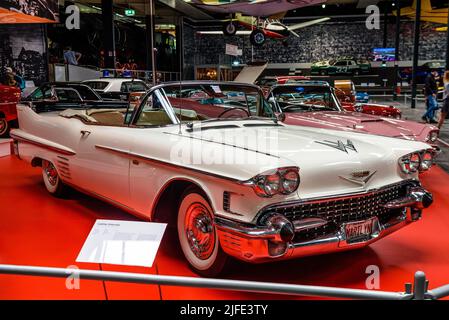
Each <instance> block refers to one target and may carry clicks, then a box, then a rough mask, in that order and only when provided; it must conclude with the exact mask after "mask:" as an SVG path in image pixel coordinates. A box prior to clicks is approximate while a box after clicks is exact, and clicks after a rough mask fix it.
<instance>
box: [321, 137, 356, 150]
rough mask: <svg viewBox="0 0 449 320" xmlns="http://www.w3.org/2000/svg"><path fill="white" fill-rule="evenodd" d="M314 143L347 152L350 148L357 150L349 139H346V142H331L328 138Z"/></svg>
mask: <svg viewBox="0 0 449 320" xmlns="http://www.w3.org/2000/svg"><path fill="white" fill-rule="evenodd" d="M315 142H316V143H319V144H323V145H325V146H328V147H332V148H335V149H338V150H340V151H343V152H346V153H348V150H352V151H355V152H358V151H357V149H356V148H355V147H354V144H353V143H352V142H351V140H346V144H345V143H343V142H341V141H340V140H338V141H337V142H332V141H328V140H324V141H315Z"/></svg>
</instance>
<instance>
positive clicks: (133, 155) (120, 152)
mask: <svg viewBox="0 0 449 320" xmlns="http://www.w3.org/2000/svg"><path fill="white" fill-rule="evenodd" d="M95 148H97V149H100V150H105V151H109V152H112V153H116V154H118V155H121V156H123V157H126V158H130V159H134V158H137V159H140V160H144V161H148V162H153V163H157V164H161V165H165V166H170V167H174V168H182V169H185V170H189V171H193V172H197V173H200V174H204V175H208V176H212V177H215V178H219V179H225V180H229V181H232V182H239V181H240V180H238V179H235V178H231V177H227V176H222V175H219V174H215V173H210V172H206V171H203V170H199V169H195V168H190V167H187V166H183V165H180V164H177V163H170V162H167V161H163V160H159V159H155V158H151V157H148V156H145V155H143V154H139V153H135V152H131V151H127V150H122V149H118V148H113V147H108V146H103V145H95Z"/></svg>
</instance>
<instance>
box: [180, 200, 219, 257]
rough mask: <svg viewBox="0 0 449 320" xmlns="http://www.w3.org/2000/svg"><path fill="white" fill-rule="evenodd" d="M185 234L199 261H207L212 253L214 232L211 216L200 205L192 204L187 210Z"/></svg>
mask: <svg viewBox="0 0 449 320" xmlns="http://www.w3.org/2000/svg"><path fill="white" fill-rule="evenodd" d="M185 232H186V236H187V241H188V243H189V246H190V250H192V252H193V253H194V254H195V256H196V257H197V258H199V259H201V260H206V259H208V258H209V257H210V256H211V255H212V252H213V251H214V245H215V232H214V228H213V223H212V215H211V214H210V212H209V210H208V209H207V208H206V207H205V206H204V205H202V204H201V203H193V204H191V205H190V206H189V207H188V208H187V212H186V218H185Z"/></svg>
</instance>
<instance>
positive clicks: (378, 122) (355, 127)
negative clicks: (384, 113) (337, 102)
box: [285, 111, 425, 140]
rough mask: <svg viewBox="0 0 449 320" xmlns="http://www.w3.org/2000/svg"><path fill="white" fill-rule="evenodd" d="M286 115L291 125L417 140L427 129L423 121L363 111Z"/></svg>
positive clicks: (286, 119)
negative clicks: (387, 116) (398, 118)
mask: <svg viewBox="0 0 449 320" xmlns="http://www.w3.org/2000/svg"><path fill="white" fill-rule="evenodd" d="M285 117H286V118H285V123H287V124H291V125H302V126H311V127H317V128H327V129H333V130H343V131H349V132H360V133H370V134H375V135H382V136H386V137H394V138H403V139H407V140H415V138H416V137H417V136H419V135H420V134H421V133H422V132H423V130H424V129H425V125H423V124H421V123H417V122H412V121H407V120H397V119H391V118H383V117H379V116H375V115H370V114H365V113H361V112H347V111H329V112H327V111H319V112H298V113H285Z"/></svg>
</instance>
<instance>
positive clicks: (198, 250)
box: [177, 188, 228, 277]
mask: <svg viewBox="0 0 449 320" xmlns="http://www.w3.org/2000/svg"><path fill="white" fill-rule="evenodd" d="M213 212H214V211H213V210H212V207H211V205H210V204H209V202H208V201H207V200H206V197H205V196H204V194H203V193H202V192H201V190H199V189H197V188H188V189H187V190H186V191H185V193H184V194H183V196H182V198H181V203H180V205H179V209H178V219H177V220H178V222H177V224H178V237H179V243H180V246H181V249H182V252H183V253H184V256H185V258H186V259H187V261H188V263H189V265H190V267H191V268H192V269H193V270H194V271H195V272H196V273H198V274H200V275H202V276H206V277H213V276H216V275H218V274H219V273H220V272H221V271H222V270H223V268H224V265H225V264H226V261H227V259H228V256H227V255H226V254H225V253H224V252H223V250H222V249H221V247H220V242H219V239H218V234H217V231H216V228H215V224H214V222H213V221H214V214H213Z"/></svg>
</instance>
